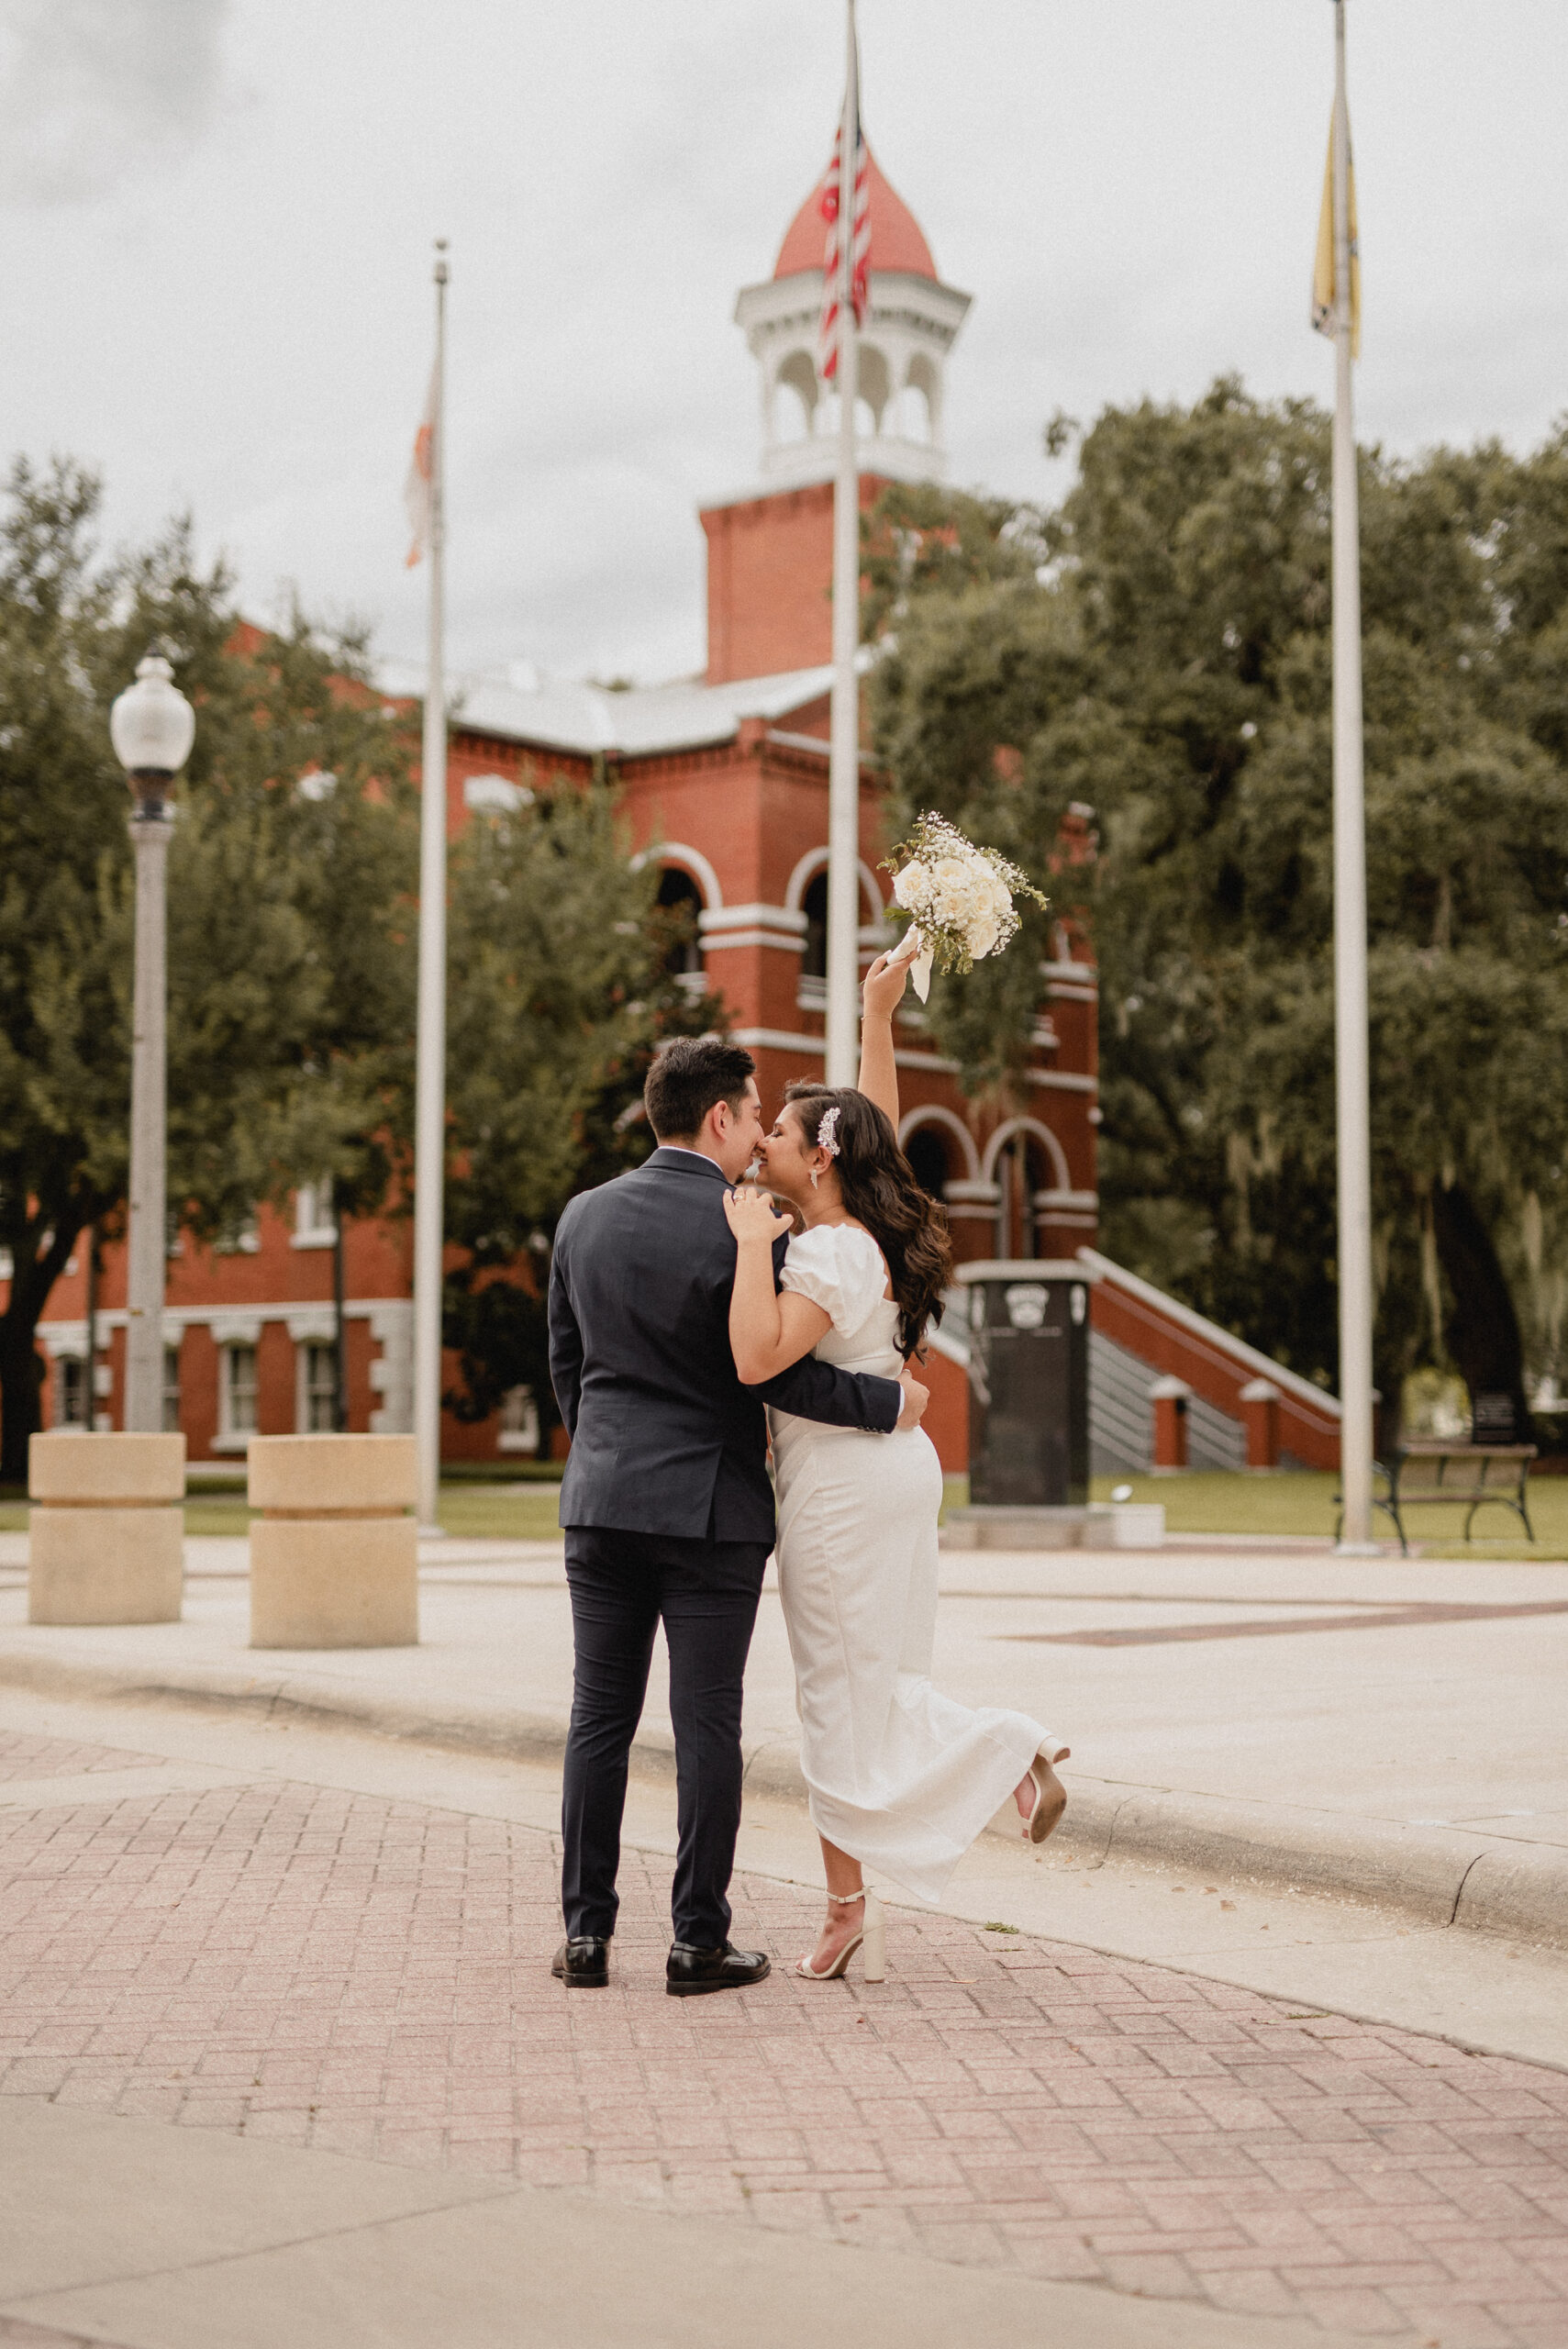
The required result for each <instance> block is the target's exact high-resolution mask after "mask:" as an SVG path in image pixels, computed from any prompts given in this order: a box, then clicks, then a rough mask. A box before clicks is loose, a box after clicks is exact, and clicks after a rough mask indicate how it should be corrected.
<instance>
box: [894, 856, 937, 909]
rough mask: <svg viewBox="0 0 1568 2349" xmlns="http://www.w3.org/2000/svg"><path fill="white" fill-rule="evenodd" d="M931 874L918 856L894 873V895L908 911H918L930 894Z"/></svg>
mask: <svg viewBox="0 0 1568 2349" xmlns="http://www.w3.org/2000/svg"><path fill="white" fill-rule="evenodd" d="M930 887H931V876H930V873H929V870H928V869H927V867H926V866H925V865H923V864H922V863H920V862H919V860H918V859H916V861H915V862H914V863H911V864H906V865H905V866H904V867H903V869H902V870H901V871H900V872H898V873H896V874H895V875H894V881H893V895H894V897H895V900H896V902H897V903H898V904H899V905H901V906H902V907H904V909H905V911H906V913H917V912H918V911H919V909H920V907H921V906H922V905H923V903H924V902H925V899H926V898H927V897H928V896H929V894H930Z"/></svg>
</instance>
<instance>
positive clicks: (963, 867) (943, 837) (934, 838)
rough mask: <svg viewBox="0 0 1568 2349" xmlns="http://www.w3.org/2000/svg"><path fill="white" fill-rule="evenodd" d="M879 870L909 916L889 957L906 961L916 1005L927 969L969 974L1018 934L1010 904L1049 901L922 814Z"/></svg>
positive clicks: (954, 830)
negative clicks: (1029, 899)
mask: <svg viewBox="0 0 1568 2349" xmlns="http://www.w3.org/2000/svg"><path fill="white" fill-rule="evenodd" d="M883 870H884V872H885V873H891V874H892V875H893V897H894V903H895V905H899V906H902V907H903V908H904V910H905V912H906V914H907V915H908V916H909V928H908V930H906V932H905V935H904V938H903V940H902V941H901V943H900V944H899V946H898V947H897V948H896V949H895V952H896V953H897V954H898V955H900V956H901V957H906V958H909V959H912V960H913V962H914V965H915V967H914V971H913V973H912V976H913V978H914V981H915V992H916V994H917V996H919V998H920V1000H921V1002H922V1003H924V1002H925V1000H926V998H927V996H929V993H930V986H931V965H932V963H933V962H934V963H935V964H936V967H937V968H938V970H940V971H942V972H957V973H959V974H962V973H963V972H965V971H973V968H974V965H975V964H976V963H980V962H984V959H985V957H986V955H987V954H999V953H1000V952H1001V951H1002V949H1003V947H1004V946H1006V943H1007V941H1008V940H1009V939H1011V938H1013V937H1016V935H1017V934H1018V912H1017V909H1016V907H1014V904H1013V900H1014V898H1015V897H1032V898H1033V900H1034V902H1035V904H1036V905H1037V906H1044V905H1047V904H1049V902H1050V900H1049V899H1048V898H1046V897H1044V896H1041V894H1040V891H1039V890H1038V889H1037V888H1036V887H1035V885H1034V883H1033V882H1032V881H1031V880H1030V879H1029V875H1028V874H1025V873H1020V872H1019V870H1018V866H1017V865H1016V864H1013V863H1009V862H1008V860H1007V858H1006V857H1005V856H1004V855H1002V853H1001V852H1000V851H999V850H997V849H994V848H977V847H976V846H975V844H974V842H973V841H968V840H965V838H964V836H963V834H962V832H961V831H960V830H959V829H958V827H957V825H956V824H950V823H949V821H948V819H947V818H946V817H945V816H938V815H935V814H933V813H929V812H928V813H927V814H926V815H924V816H922V817H920V818H918V820H917V822H916V824H915V827H914V829H913V830H912V831H911V832H910V834H909V837H908V839H907V840H906V841H899V843H898V845H897V846H896V848H895V849H894V850H893V851H892V852H891V853H890V854H889V855H888V856H887V857H886V858H885V859H884V863H883Z"/></svg>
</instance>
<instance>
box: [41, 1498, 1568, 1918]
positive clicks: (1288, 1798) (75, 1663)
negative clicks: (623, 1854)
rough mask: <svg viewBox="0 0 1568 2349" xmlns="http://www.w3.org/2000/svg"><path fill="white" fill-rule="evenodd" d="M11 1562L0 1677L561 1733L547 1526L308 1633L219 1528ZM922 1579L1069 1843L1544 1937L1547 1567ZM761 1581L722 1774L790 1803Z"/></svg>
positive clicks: (662, 1739) (1552, 1704)
mask: <svg viewBox="0 0 1568 2349" xmlns="http://www.w3.org/2000/svg"><path fill="white" fill-rule="evenodd" d="M24 1560H25V1537H21V1536H17V1535H10V1536H4V1537H0V1682H9V1683H10V1684H11V1685H12V1686H13V1687H31V1688H32V1689H34V1690H36V1691H38V1692H39V1693H40V1694H44V1693H50V1692H53V1693H55V1694H59V1695H61V1696H70V1695H78V1696H91V1697H96V1698H106V1697H115V1696H119V1697H125V1696H132V1695H139V1696H142V1697H150V1696H157V1695H160V1694H161V1695H164V1696H168V1697H173V1698H181V1699H184V1700H193V1699H194V1700H196V1701H205V1702H207V1703H217V1704H220V1705H222V1706H224V1707H226V1708H230V1709H233V1708H238V1709H244V1710H248V1711H250V1712H252V1713H260V1714H266V1715H274V1716H275V1715H277V1714H279V1713H280V1712H287V1711H293V1712H295V1713H297V1714H298V1715H299V1716H300V1717H301V1718H302V1719H303V1718H309V1717H317V1718H336V1719H338V1720H342V1721H343V1722H345V1723H346V1724H348V1723H352V1724H355V1725H357V1726H359V1727H361V1728H365V1729H370V1730H373V1731H377V1732H379V1733H382V1734H391V1735H395V1736H399V1737H405V1738H412V1739H417V1740H422V1741H427V1742H433V1743H439V1744H441V1745H445V1746H449V1747H454V1748H469V1749H472V1750H476V1751H479V1752H483V1753H491V1754H496V1755H512V1756H516V1757H519V1758H533V1759H536V1760H543V1761H549V1760H551V1759H552V1758H554V1757H557V1756H558V1755H559V1753H560V1751H561V1748H562V1741H563V1738H564V1733H565V1724H566V1717H567V1707H568V1703H569V1698H570V1687H571V1625H570V1617H569V1612H568V1606H567V1598H566V1591H565V1582H564V1571H563V1566H562V1551H561V1545H560V1544H559V1543H558V1542H550V1543H547V1542H537V1543H517V1542H513V1543H508V1542H458V1541H446V1542H432V1543H429V1544H427V1545H426V1547H425V1550H424V1553H423V1561H422V1569H421V1584H422V1591H421V1625H422V1640H421V1644H420V1645H419V1646H418V1647H417V1648H410V1649H378V1650H363V1651H339V1652H336V1653H289V1654H284V1653H258V1652H256V1651H253V1650H251V1649H250V1647H249V1646H248V1645H247V1643H246V1642H247V1639H248V1619H247V1594H246V1586H245V1570H246V1545H245V1543H244V1542H243V1541H241V1540H234V1539H225V1538H209V1539H206V1540H194V1541H192V1542H189V1543H188V1544H187V1574H188V1584H187V1594H186V1604H185V1620H183V1622H182V1623H179V1624H170V1625H144V1626H131V1627H125V1628H116V1629H107V1630H80V1629H59V1628H42V1627H33V1626H28V1624H27V1622H26V1620H25V1616H26V1598H25V1588H24V1585H23V1578H22V1573H21V1569H22V1566H23V1564H24ZM942 1577H943V1593H944V1596H943V1603H942V1608H941V1611H940V1627H939V1643H938V1660H937V1671H938V1675H939V1677H940V1681H941V1683H942V1685H943V1686H944V1687H948V1688H951V1691H952V1692H953V1694H954V1695H956V1696H959V1697H962V1698H966V1699H967V1700H968V1701H970V1702H976V1703H978V1702H989V1703H998V1704H1007V1705H1016V1706H1018V1707H1020V1708H1022V1709H1027V1710H1029V1711H1032V1712H1034V1713H1035V1714H1037V1716H1038V1717H1040V1719H1041V1720H1044V1721H1045V1722H1046V1723H1047V1724H1048V1726H1050V1727H1051V1729H1053V1730H1054V1731H1057V1732H1058V1733H1060V1734H1061V1735H1062V1736H1063V1737H1064V1738H1065V1739H1066V1740H1067V1741H1068V1742H1070V1744H1071V1745H1072V1747H1073V1762H1072V1764H1071V1765H1070V1768H1069V1771H1068V1772H1067V1774H1066V1775H1067V1776H1068V1777H1069V1782H1070V1790H1071V1793H1072V1798H1073V1799H1072V1804H1071V1808H1070V1810H1069V1813H1068V1825H1069V1830H1070V1833H1069V1835H1068V1840H1067V1842H1065V1843H1064V1845H1063V1848H1064V1849H1066V1850H1069V1851H1070V1852H1071V1853H1072V1854H1073V1858H1074V1860H1075V1861H1087V1862H1099V1861H1103V1860H1105V1859H1106V1858H1107V1857H1115V1858H1117V1859H1118V1860H1119V1859H1121V1858H1124V1857H1125V1858H1130V1859H1133V1860H1141V1861H1158V1862H1162V1863H1167V1862H1173V1863H1176V1864H1179V1865H1182V1866H1184V1867H1188V1868H1191V1869H1193V1870H1203V1871H1207V1872H1208V1873H1211V1874H1224V1875H1226V1876H1229V1877H1231V1878H1241V1879H1245V1880H1251V1881H1254V1882H1256V1883H1258V1884H1259V1885H1260V1886H1266V1885H1274V1886H1280V1887H1283V1886H1287V1885H1288V1886H1290V1887H1296V1888H1299V1889H1300V1890H1302V1891H1303V1892H1308V1891H1317V1892H1319V1893H1323V1894H1326V1895H1330V1896H1349V1897H1351V1898H1356V1899H1359V1900H1362V1901H1370V1902H1373V1903H1376V1904H1378V1905H1379V1906H1381V1907H1383V1908H1385V1909H1396V1910H1397V1911H1399V1912H1400V1913H1401V1914H1404V1915H1407V1916H1408V1917H1409V1918H1410V1919H1412V1920H1420V1921H1422V1922H1423V1923H1428V1924H1438V1925H1442V1926H1447V1925H1448V1924H1450V1923H1451V1922H1458V1923H1461V1924H1465V1925H1473V1926H1477V1927H1482V1928H1485V1929H1486V1930H1489V1931H1493V1932H1505V1933H1507V1934H1510V1935H1513V1936H1516V1937H1518V1938H1519V1939H1521V1940H1524V1941H1527V1942H1535V1943H1555V1944H1557V1945H1559V1946H1563V1945H1568V1796H1565V1794H1564V1791H1563V1787H1562V1729H1561V1720H1562V1688H1563V1687H1564V1685H1565V1682H1568V1670H1565V1667H1568V1565H1562V1564H1543V1565H1540V1566H1537V1565H1533V1564H1497V1563H1489V1562H1475V1563H1472V1562H1470V1561H1468V1560H1459V1561H1414V1562H1402V1561H1400V1560H1398V1559H1395V1558H1385V1559H1379V1560H1366V1561H1362V1560H1355V1561H1349V1560H1343V1559H1337V1558H1335V1557H1334V1556H1333V1555H1332V1554H1331V1553H1329V1551H1328V1550H1326V1549H1322V1548H1318V1549H1313V1548H1309V1547H1306V1546H1303V1547H1300V1548H1296V1549H1293V1550H1286V1549H1281V1548H1279V1547H1278V1546H1271V1547H1269V1548H1267V1549H1260V1550H1258V1551H1256V1552H1253V1553H1241V1552H1239V1551H1237V1550H1235V1549H1234V1548H1230V1547H1227V1548H1225V1549H1223V1550H1218V1551H1216V1552H1214V1553H1203V1552H1196V1551H1192V1550H1186V1551H1182V1552H1166V1553H1158V1554H1151V1553H1144V1554H1141V1555H1130V1554H1129V1555H1117V1554H1115V1553H1112V1554H1109V1555H1100V1556H1094V1557H1090V1556H1088V1555H1084V1554H1079V1553H1051V1554H1042V1555H1033V1556H1029V1555H1015V1554H1010V1553H980V1554H978V1555H976V1554H973V1553H970V1554H964V1553H956V1554H954V1553H949V1554H945V1555H944V1558H943V1563H942ZM769 1584H770V1587H769V1591H768V1593H767V1595H766V1596H765V1598H764V1601H763V1607H762V1615H761V1617H760V1620H759V1624H758V1631H757V1637H756V1640H755V1642H754V1644H753V1649H752V1655H751V1668H750V1672H749V1675H748V1683H747V1722H746V1733H747V1747H748V1786H749V1788H750V1789H751V1791H752V1792H754V1793H756V1794H759V1795H761V1794H770V1795H773V1796H778V1797H783V1798H794V1799H797V1800H798V1799H799V1798H800V1796H801V1794H802V1793H803V1788H802V1785H801V1780H800V1776H799V1764H798V1753H797V1744H796V1732H795V1711H794V1684H793V1676H792V1674H791V1669H790V1663H789V1655H788V1649H787V1643H786V1641H785V1638H784V1626H783V1621H782V1618H781V1615H780V1611H779V1607H778V1601H777V1596H776V1592H775V1591H774V1590H773V1587H772V1575H771V1574H770V1577H769ZM671 1753H672V1747H671V1737H670V1730H669V1720H668V1713H667V1709H666V1706H665V1700H664V1693H663V1672H662V1663H659V1662H656V1665H655V1674H654V1683H653V1687H652V1688H651V1695H650V1702H649V1709H648V1713H647V1715H646V1717H645V1720H644V1723H643V1728H642V1731H641V1734H640V1737H639V1744H638V1750H637V1756H636V1762H637V1766H638V1767H639V1769H641V1770H643V1771H644V1772H649V1773H652V1774H655V1775H658V1774H667V1773H668V1771H669V1768H670V1763H671ZM1003 1824H1004V1825H1005V1824H1006V1822H1005V1821H1004V1822H1003Z"/></svg>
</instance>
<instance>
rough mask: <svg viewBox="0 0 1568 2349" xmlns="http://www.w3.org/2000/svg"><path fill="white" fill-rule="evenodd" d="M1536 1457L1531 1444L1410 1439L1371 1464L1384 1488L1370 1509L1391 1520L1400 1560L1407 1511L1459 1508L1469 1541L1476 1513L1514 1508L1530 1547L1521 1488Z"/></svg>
mask: <svg viewBox="0 0 1568 2349" xmlns="http://www.w3.org/2000/svg"><path fill="white" fill-rule="evenodd" d="M1535 1456H1536V1447H1535V1445H1534V1444H1533V1443H1465V1442H1459V1441H1458V1440H1456V1439H1451V1438H1449V1437H1447V1436H1413V1437H1412V1438H1411V1440H1410V1442H1408V1443H1406V1444H1402V1445H1401V1446H1400V1447H1399V1449H1398V1451H1397V1452H1396V1453H1394V1454H1393V1456H1392V1458H1391V1459H1389V1460H1388V1461H1386V1462H1385V1461H1382V1460H1378V1461H1374V1462H1373V1472H1374V1474H1375V1475H1377V1476H1378V1477H1380V1478H1381V1479H1382V1483H1383V1486H1384V1489H1383V1490H1382V1491H1381V1492H1373V1497H1372V1505H1373V1508H1380V1509H1382V1511H1383V1512H1384V1515H1385V1517H1391V1518H1392V1519H1393V1520H1394V1530H1395V1531H1396V1533H1397V1534H1398V1536H1399V1553H1400V1555H1401V1557H1406V1558H1407V1557H1408V1556H1409V1554H1410V1545H1409V1543H1408V1542H1407V1540H1406V1538H1405V1518H1404V1511H1405V1510H1406V1509H1407V1508H1434V1507H1438V1508H1442V1507H1447V1508H1462V1509H1463V1510H1464V1512H1465V1516H1464V1539H1465V1541H1467V1542H1468V1541H1469V1539H1470V1529H1471V1526H1472V1525H1473V1523H1474V1520H1475V1512H1476V1510H1477V1509H1480V1508H1507V1509H1512V1511H1513V1513H1514V1515H1515V1516H1516V1517H1517V1518H1518V1519H1519V1520H1520V1521H1521V1523H1522V1524H1523V1526H1524V1530H1525V1539H1526V1541H1527V1542H1533V1541H1534V1540H1535V1533H1534V1531H1533V1529H1532V1528H1531V1525H1530V1521H1529V1507H1528V1505H1527V1501H1526V1489H1525V1488H1526V1486H1527V1484H1528V1481H1529V1464H1530V1462H1531V1461H1532V1460H1533V1459H1534V1458H1535ZM1494 1472H1496V1473H1494ZM1336 1505H1337V1506H1341V1507H1342V1497H1340V1496H1336ZM1337 1531H1338V1528H1337V1527H1336V1532H1337Z"/></svg>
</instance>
